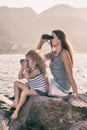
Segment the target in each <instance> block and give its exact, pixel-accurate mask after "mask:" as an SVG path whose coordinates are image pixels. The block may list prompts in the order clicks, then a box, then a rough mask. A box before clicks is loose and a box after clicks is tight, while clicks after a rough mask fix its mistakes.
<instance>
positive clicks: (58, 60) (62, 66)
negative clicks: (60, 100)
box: [37, 30, 78, 96]
mask: <svg viewBox="0 0 87 130" xmlns="http://www.w3.org/2000/svg"><path fill="white" fill-rule="evenodd" d="M52 36H53V39H52V40H50V45H51V47H52V48H54V49H55V51H52V52H49V53H48V54H46V55H45V58H46V59H47V60H48V59H50V60H51V62H50V69H51V72H52V75H53V77H54V79H53V81H52V82H51V86H52V85H53V87H54V86H55V87H56V88H57V91H58V95H62V96H65V95H67V94H69V92H70V89H71V87H72V90H73V94H75V95H77V93H78V92H77V86H76V83H75V80H74V77H73V71H72V68H73V56H72V49H71V47H70V45H69V43H68V41H67V38H66V35H65V33H64V32H63V31H61V30H54V31H52ZM46 41H47V39H46V38H45V39H43V37H41V39H40V42H39V45H38V47H37V48H38V49H41V47H42V45H43V44H44V43H45V42H46ZM49 87H50V86H49ZM54 95H55V94H54Z"/></svg>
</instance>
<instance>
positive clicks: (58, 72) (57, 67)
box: [50, 52, 71, 90]
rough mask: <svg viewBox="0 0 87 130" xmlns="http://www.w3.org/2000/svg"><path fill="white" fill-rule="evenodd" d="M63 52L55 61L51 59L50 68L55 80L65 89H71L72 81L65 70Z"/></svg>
mask: <svg viewBox="0 0 87 130" xmlns="http://www.w3.org/2000/svg"><path fill="white" fill-rule="evenodd" d="M61 53H62V52H61ZM61 53H60V54H59V55H58V57H57V58H56V59H55V60H54V61H51V63H50V69H51V73H52V75H53V77H54V81H55V82H56V83H58V84H59V85H60V86H61V87H62V88H63V89H65V90H70V88H71V85H70V81H69V78H68V75H67V73H66V70H65V66H64V63H63V61H62V55H61ZM52 58H53V53H52ZM52 60H53V59H52Z"/></svg>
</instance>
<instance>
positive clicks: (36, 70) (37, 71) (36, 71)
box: [32, 68, 40, 75]
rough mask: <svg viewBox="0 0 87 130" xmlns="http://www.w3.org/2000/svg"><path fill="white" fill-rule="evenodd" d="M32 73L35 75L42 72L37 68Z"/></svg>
mask: <svg viewBox="0 0 87 130" xmlns="http://www.w3.org/2000/svg"><path fill="white" fill-rule="evenodd" d="M32 73H34V74H35V75H37V74H40V70H39V69H38V68H36V69H34V71H33V72H32Z"/></svg>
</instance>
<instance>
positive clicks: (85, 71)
mask: <svg viewBox="0 0 87 130" xmlns="http://www.w3.org/2000/svg"><path fill="white" fill-rule="evenodd" d="M22 58H24V54H0V94H4V95H10V96H11V95H13V94H14V88H13V84H14V81H16V80H18V77H17V76H18V71H19V69H20V59H22ZM48 64H49V62H47V73H48V76H49V77H50V78H51V77H52V75H51V72H50V69H49V65H48ZM73 74H74V79H75V81H76V84H77V88H78V92H79V93H85V92H87V53H78V54H77V53H76V54H75V56H74V68H73ZM23 82H25V81H24V80H23Z"/></svg>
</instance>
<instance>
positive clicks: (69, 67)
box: [62, 51, 78, 94]
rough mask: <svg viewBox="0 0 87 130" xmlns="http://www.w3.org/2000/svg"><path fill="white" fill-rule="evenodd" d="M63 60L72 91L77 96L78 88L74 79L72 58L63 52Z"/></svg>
mask: <svg viewBox="0 0 87 130" xmlns="http://www.w3.org/2000/svg"><path fill="white" fill-rule="evenodd" d="M62 60H63V63H64V66H65V69H66V72H67V74H68V77H69V80H70V83H71V86H72V89H73V93H75V94H77V93H78V92H77V86H76V83H75V80H74V77H73V72H72V63H71V59H70V56H69V54H68V52H67V51H63V52H62Z"/></svg>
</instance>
